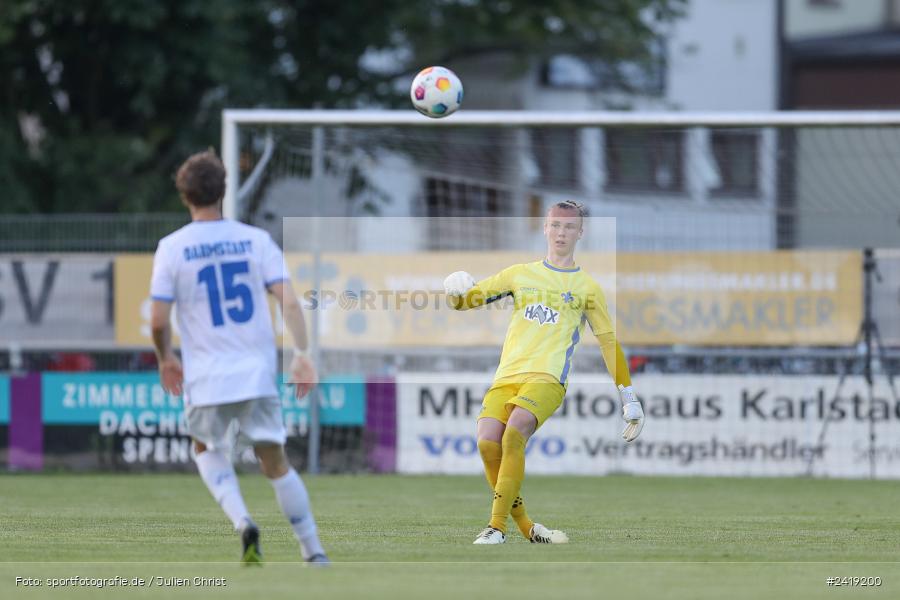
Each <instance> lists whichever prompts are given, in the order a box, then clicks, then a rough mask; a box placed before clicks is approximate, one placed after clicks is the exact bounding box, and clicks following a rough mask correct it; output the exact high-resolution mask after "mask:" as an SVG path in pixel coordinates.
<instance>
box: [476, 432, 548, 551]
mask: <svg viewBox="0 0 900 600" xmlns="http://www.w3.org/2000/svg"><path fill="white" fill-rule="evenodd" d="M478 451H479V452H480V453H481V462H483V463H484V475H485V477H487V481H488V484H489V485H490V486H491V490H493V489H494V488H496V487H497V475H498V473H499V472H500V460H501V458H502V457H503V448H502V447H501V446H500V443H499V442H494V441H491V440H478ZM509 514H510V515H511V516H512V518H513V520H514V521H515V522H516V526H517V527H518V528H519V531H521V532H522V535H523V536H525V537H526V538H527V537H528V536H529V535H530V534H531V528H532V527H533V526H534V521H532V520H531V518H529V516H528V512H527V511H526V510H525V500H524V499H522V496H521V495H519V496H516V499H515V500H513V503H512V509H511V510H510V511H509Z"/></svg>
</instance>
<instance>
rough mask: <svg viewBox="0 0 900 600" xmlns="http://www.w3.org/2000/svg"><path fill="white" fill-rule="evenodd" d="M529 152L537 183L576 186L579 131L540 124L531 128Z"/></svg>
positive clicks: (566, 186)
mask: <svg viewBox="0 0 900 600" xmlns="http://www.w3.org/2000/svg"><path fill="white" fill-rule="evenodd" d="M531 153H532V156H534V159H535V162H536V163H537V167H538V170H539V171H540V173H539V175H538V183H539V184H540V185H541V186H544V187H551V188H564V189H569V190H571V189H577V188H578V160H577V158H578V131H577V130H575V129H562V128H552V127H542V128H537V129H533V130H532V131H531Z"/></svg>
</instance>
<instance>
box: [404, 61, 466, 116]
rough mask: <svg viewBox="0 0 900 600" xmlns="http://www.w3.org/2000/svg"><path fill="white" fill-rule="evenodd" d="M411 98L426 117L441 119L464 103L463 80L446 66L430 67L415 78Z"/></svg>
mask: <svg viewBox="0 0 900 600" xmlns="http://www.w3.org/2000/svg"><path fill="white" fill-rule="evenodd" d="M409 98H410V100H412V103H413V106H415V107H416V110H417V111H419V112H420V113H422V114H423V115H425V116H426V117H431V118H433V119H440V118H443V117H446V116H447V115H452V114H453V113H455V112H456V109H458V108H459V105H460V104H462V99H463V85H462V81H460V80H459V77H457V76H456V73H454V72H453V71H451V70H450V69H448V68H446V67H428V68H427V69H422V70H421V71H419V74H418V75H416V77H415V79H413V82H412V85H411V86H410V88H409Z"/></svg>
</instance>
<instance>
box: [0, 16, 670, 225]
mask: <svg viewBox="0 0 900 600" xmlns="http://www.w3.org/2000/svg"><path fill="white" fill-rule="evenodd" d="M684 1H685V0H545V1H543V2H531V1H527V2H526V1H520V0H517V1H513V0H470V1H459V2H447V1H446V0H405V1H403V0H381V1H379V2H335V1H330V0H319V1H315V0H262V1H254V2H243V1H238V0H233V1H232V0H151V1H146V0H67V1H65V2H62V1H53V0H4V1H3V2H2V3H0V81H2V87H0V90H2V91H0V211H4V212H76V211H84V212H107V211H111V212H114V211H128V210H162V209H172V208H176V207H177V199H176V198H175V197H174V194H173V193H172V185H171V176H172V173H173V171H174V169H175V168H176V167H177V165H178V163H179V161H180V160H181V159H182V158H183V157H184V156H185V155H186V154H188V153H190V152H193V151H196V150H198V149H202V148H205V147H208V146H217V145H218V141H219V131H220V129H219V128H220V113H221V110H222V109H223V108H224V107H229V106H231V107H263V106H266V107H293V108H311V107H323V108H331V107H352V106H356V105H358V103H359V102H364V103H366V104H369V105H383V106H392V105H396V104H397V103H399V102H403V101H404V100H403V98H402V95H398V94H397V93H396V91H395V88H394V86H392V85H391V82H392V81H393V80H394V79H395V78H396V77H399V76H404V75H406V74H410V73H413V72H415V71H416V70H417V69H418V68H419V67H421V66H423V65H427V64H439V63H452V61H453V60H454V59H461V58H468V57H475V56H478V55H479V54H482V53H487V52H498V51H505V52H510V53H514V54H515V55H516V56H517V57H521V58H522V60H530V59H534V58H540V57H546V56H550V55H553V54H555V53H559V52H566V53H570V54H576V55H581V56H589V57H602V58H605V59H609V60H616V59H629V60H641V59H643V58H646V57H647V55H648V50H647V49H648V47H649V44H650V43H651V42H652V41H653V39H654V38H655V36H656V32H655V31H654V29H653V26H654V25H655V24H659V23H665V22H668V21H670V20H672V19H674V18H676V17H677V16H678V14H679V11H680V10H681V8H682V7H683V4H684ZM373 53H382V54H383V55H384V56H388V57H390V59H389V60H387V61H382V63H383V64H382V65H381V66H379V67H375V66H373V65H372V64H370V61H366V60H363V57H364V56H366V57H370V56H372V55H373ZM384 63H386V66H385V64H384Z"/></svg>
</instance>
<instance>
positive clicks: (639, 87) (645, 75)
mask: <svg viewBox="0 0 900 600" xmlns="http://www.w3.org/2000/svg"><path fill="white" fill-rule="evenodd" d="M644 50H645V51H644V52H643V53H642V55H641V56H635V57H633V58H631V59H629V58H626V57H620V58H618V59H606V60H604V59H600V58H585V57H582V56H575V55H572V54H557V55H554V56H552V57H550V58H549V59H548V60H547V61H546V62H545V63H544V64H543V67H542V69H541V83H542V84H543V85H545V86H547V87H550V88H556V89H575V90H602V91H606V92H624V93H627V94H639V95H643V96H661V95H663V93H664V92H665V85H666V65H667V57H666V43H665V40H664V39H663V38H661V37H659V38H655V39H653V40H651V41H650V42H649V43H648V44H647V46H646V48H645V49H644Z"/></svg>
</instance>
